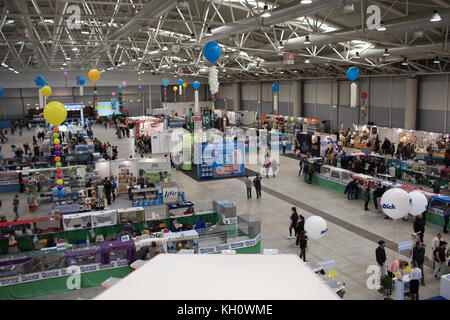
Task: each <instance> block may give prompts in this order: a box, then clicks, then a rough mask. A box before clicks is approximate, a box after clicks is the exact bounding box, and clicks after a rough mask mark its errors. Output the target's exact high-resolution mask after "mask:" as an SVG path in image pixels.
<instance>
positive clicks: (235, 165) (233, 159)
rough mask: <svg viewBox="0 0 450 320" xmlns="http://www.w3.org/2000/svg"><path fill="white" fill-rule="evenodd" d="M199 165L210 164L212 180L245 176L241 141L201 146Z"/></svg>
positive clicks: (243, 150) (243, 149)
mask: <svg viewBox="0 0 450 320" xmlns="http://www.w3.org/2000/svg"><path fill="white" fill-rule="evenodd" d="M200 157H202V159H201V161H199V163H210V164H211V165H210V166H211V169H212V176H213V178H222V177H238V176H244V174H245V165H244V163H245V147H244V142H243V141H226V142H225V141H224V142H216V143H203V144H202V154H201V155H200Z"/></svg>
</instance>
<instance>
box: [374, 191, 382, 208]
mask: <svg viewBox="0 0 450 320" xmlns="http://www.w3.org/2000/svg"><path fill="white" fill-rule="evenodd" d="M382 192H383V189H381V186H378V187H377V188H376V189H375V191H374V192H373V194H372V196H373V204H374V206H375V210H378V201H379V200H380V199H381V196H382Z"/></svg>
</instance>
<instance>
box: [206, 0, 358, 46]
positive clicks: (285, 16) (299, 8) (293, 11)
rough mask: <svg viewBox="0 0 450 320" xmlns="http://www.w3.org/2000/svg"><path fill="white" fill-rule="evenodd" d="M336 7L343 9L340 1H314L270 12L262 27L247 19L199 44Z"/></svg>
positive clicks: (220, 30) (227, 27)
mask: <svg viewBox="0 0 450 320" xmlns="http://www.w3.org/2000/svg"><path fill="white" fill-rule="evenodd" d="M358 1H359V0H358ZM338 7H343V1H342V0H316V1H314V2H313V3H311V4H309V5H306V4H299V5H296V6H293V7H290V8H287V9H284V10H280V11H275V12H272V14H271V16H270V17H268V18H263V20H262V23H263V25H260V24H259V23H258V21H257V20H256V19H255V18H247V19H242V20H239V21H236V22H235V24H234V25H232V26H222V27H219V28H216V29H213V30H212V34H213V35H212V36H208V37H204V38H203V39H202V41H201V43H206V42H209V41H215V40H219V39H222V38H227V37H229V36H230V35H233V34H236V33H244V32H250V31H254V30H257V29H260V28H261V27H263V26H271V25H274V24H277V23H283V22H286V21H291V20H294V19H296V18H299V17H303V16H306V15H312V14H314V13H316V12H318V11H320V10H330V9H334V8H338Z"/></svg>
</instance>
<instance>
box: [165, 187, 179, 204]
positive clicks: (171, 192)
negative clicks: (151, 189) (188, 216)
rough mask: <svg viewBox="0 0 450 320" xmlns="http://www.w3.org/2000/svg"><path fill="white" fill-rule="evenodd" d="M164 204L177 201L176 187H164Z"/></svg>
mask: <svg viewBox="0 0 450 320" xmlns="http://www.w3.org/2000/svg"><path fill="white" fill-rule="evenodd" d="M163 195H164V196H163V199H164V201H163V202H164V203H173V202H176V201H177V200H178V187H164V189H163Z"/></svg>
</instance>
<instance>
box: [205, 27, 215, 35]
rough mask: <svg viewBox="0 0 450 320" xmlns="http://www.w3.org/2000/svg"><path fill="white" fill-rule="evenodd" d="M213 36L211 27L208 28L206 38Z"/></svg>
mask: <svg viewBox="0 0 450 320" xmlns="http://www.w3.org/2000/svg"><path fill="white" fill-rule="evenodd" d="M212 35H213V33H212V31H211V27H208V30H207V31H206V36H207V37H211V36H212Z"/></svg>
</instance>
